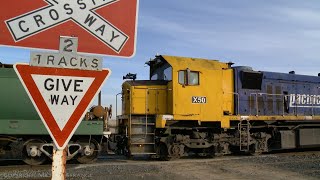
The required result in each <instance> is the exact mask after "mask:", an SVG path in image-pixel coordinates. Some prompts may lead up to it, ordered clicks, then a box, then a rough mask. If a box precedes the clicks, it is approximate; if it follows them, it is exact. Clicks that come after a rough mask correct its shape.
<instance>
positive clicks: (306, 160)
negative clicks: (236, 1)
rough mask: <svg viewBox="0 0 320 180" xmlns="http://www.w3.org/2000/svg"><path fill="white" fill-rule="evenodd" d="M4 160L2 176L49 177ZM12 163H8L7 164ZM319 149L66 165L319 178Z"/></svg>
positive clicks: (84, 175) (129, 171)
mask: <svg viewBox="0 0 320 180" xmlns="http://www.w3.org/2000/svg"><path fill="white" fill-rule="evenodd" d="M9 162H10V161H1V162H0V179H22V178H28V179H39V178H40V179H50V176H51V164H45V165H41V166H30V165H24V164H22V163H21V162H20V161H11V163H9ZM5 163H9V164H7V165H6V164H5ZM15 163H16V164H15ZM319 169H320V152H319V151H306V152H281V153H271V154H264V155H260V156H243V155H233V156H223V157H216V158H201V159H199V158H196V157H189V158H183V159H178V160H174V161H157V160H149V159H147V158H144V157H141V158H137V159H134V160H129V159H126V158H124V157H121V156H109V157H104V156H101V157H99V159H98V160H97V161H96V162H95V163H94V164H77V163H73V162H70V163H68V164H67V178H68V179H128V178H130V179H131V178H133V179H154V178H155V179H160V178H162V179H163V178H164V179H165V178H167V179H168V178H169V179H171V178H175V179H203V178H209V179H224V178H226V179H228V178H229V179H230V178H231V179H257V178H258V179H270V178H276V179H289V178H290V179H319V178H320V171H319Z"/></svg>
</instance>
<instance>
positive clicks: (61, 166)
mask: <svg viewBox="0 0 320 180" xmlns="http://www.w3.org/2000/svg"><path fill="white" fill-rule="evenodd" d="M66 164H67V148H65V149H63V150H61V149H57V148H56V147H55V148H54V149H53V157H52V178H51V179H52V180H64V179H66V172H67V171H66Z"/></svg>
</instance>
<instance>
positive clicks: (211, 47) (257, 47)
mask: <svg viewBox="0 0 320 180" xmlns="http://www.w3.org/2000/svg"><path fill="white" fill-rule="evenodd" d="M137 38H138V39H137V51H136V55H135V57H133V58H132V59H122V58H115V57H107V58H104V63H103V66H104V67H108V68H110V69H111V70H112V72H113V73H112V75H111V77H110V78H109V80H107V82H106V84H105V85H104V88H103V90H102V92H103V104H104V105H109V104H113V105H114V106H115V95H116V94H117V93H118V92H120V91H121V84H122V82H123V80H122V76H123V75H125V74H126V73H128V72H131V73H137V74H138V79H147V78H148V74H149V73H148V67H145V66H144V63H145V62H146V61H148V60H149V59H150V58H152V57H154V55H155V54H157V53H158V54H167V55H175V56H187V57H201V58H208V59H218V60H220V61H225V62H228V61H232V62H234V63H235V65H246V66H252V67H253V68H254V69H256V70H264V71H276V72H289V71H291V70H294V71H296V73H299V74H308V75H317V74H318V72H320V68H318V67H319V66H320V1H319V0H308V1H303V0H269V1H262V0H256V1H253V0H241V1H239V0H227V1H221V0H199V1H194V0H174V1H173V0H161V1H151V0H140V7H139V20H138V37H137ZM29 53H30V51H29V50H25V49H16V48H6V47H0V61H1V62H3V63H15V62H29V56H30V55H29ZM119 104H120V103H119Z"/></svg>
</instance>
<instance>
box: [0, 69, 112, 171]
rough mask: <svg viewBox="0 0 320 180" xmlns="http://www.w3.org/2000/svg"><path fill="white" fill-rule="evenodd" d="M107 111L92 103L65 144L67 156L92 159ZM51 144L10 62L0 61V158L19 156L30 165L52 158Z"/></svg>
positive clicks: (81, 159)
mask: <svg viewBox="0 0 320 180" xmlns="http://www.w3.org/2000/svg"><path fill="white" fill-rule="evenodd" d="M106 113H107V112H106V111H105V108H102V107H101V106H94V107H92V108H91V110H90V112H88V113H87V115H86V119H85V120H83V121H82V122H81V124H80V126H79V127H78V129H77V130H76V132H75V134H74V136H73V138H72V139H71V141H70V143H69V145H68V149H69V151H68V159H72V158H76V159H77V160H78V161H79V162H81V163H90V162H92V161H93V160H95V159H96V158H97V156H98V154H99V151H100V142H101V138H103V134H104V130H105V129H106V128H105V127H106V123H105V119H106V117H107V116H106ZM52 148H53V143H52V140H51V137H50V136H49V134H48V132H47V130H46V128H45V126H44V124H43V122H42V121H41V120H40V117H39V116H38V114H37V112H36V110H35V108H34V106H33V104H32V103H31V101H30V99H29V97H28V95H27V93H26V91H25V90H24V88H23V86H22V84H21V83H20V80H19V79H18V77H17V75H16V73H15V71H14V69H13V67H12V65H4V64H1V63H0V158H1V159H20V158H22V159H23V160H24V161H25V162H26V163H28V164H31V165H38V164H42V163H44V162H45V161H46V160H47V159H50V158H51V157H52Z"/></svg>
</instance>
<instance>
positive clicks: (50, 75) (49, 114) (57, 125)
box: [14, 64, 110, 149]
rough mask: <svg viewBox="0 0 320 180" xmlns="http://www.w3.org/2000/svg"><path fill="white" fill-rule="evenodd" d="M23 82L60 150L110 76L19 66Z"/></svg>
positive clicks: (61, 69) (15, 67) (17, 65)
mask: <svg viewBox="0 0 320 180" xmlns="http://www.w3.org/2000/svg"><path fill="white" fill-rule="evenodd" d="M14 69H15V71H16V72H17V74H18V76H19V78H20V81H21V82H22V84H23V86H24V88H25V89H26V91H27V93H28V95H29V97H30V99H31V101H32V103H33V105H34V106H35V108H36V110H37V111H38V114H39V116H40V118H41V120H42V121H43V123H44V124H45V126H46V128H47V130H48V132H49V134H50V135H51V137H52V139H53V141H54V143H55V145H56V147H57V148H58V149H64V148H65V147H66V145H67V144H68V142H69V140H70V138H71V136H72V135H73V133H74V132H75V130H76V129H77V127H78V126H79V124H80V122H81V120H82V118H83V117H84V115H85V113H86V111H87V109H88V106H89V105H90V104H91V102H92V100H93V98H94V97H95V96H96V94H97V93H98V92H99V91H100V89H101V86H102V84H103V83H104V81H105V80H106V79H107V77H108V76H109V75H110V70H108V69H103V70H102V71H90V70H78V69H63V68H48V67H36V66H29V65H27V64H16V65H15V66H14Z"/></svg>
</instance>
